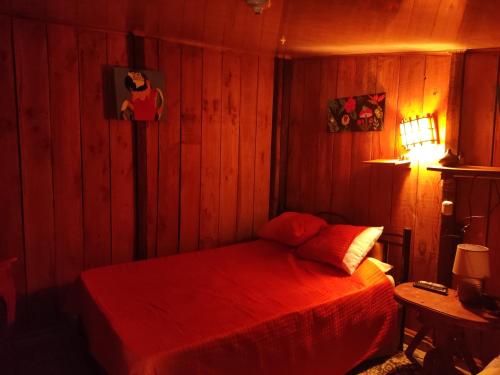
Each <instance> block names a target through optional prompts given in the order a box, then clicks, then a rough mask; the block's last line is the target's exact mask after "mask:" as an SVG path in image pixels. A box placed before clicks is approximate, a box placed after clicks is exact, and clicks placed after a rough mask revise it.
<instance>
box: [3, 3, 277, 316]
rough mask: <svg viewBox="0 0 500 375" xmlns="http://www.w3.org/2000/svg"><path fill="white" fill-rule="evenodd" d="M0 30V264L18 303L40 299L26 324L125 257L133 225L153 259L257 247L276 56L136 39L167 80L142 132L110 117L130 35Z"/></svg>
mask: <svg viewBox="0 0 500 375" xmlns="http://www.w3.org/2000/svg"><path fill="white" fill-rule="evenodd" d="M110 4H111V5H113V6H115V5H117V4H116V3H115V2H114V0H113V1H112V3H110ZM86 6H87V5H86V4H83V8H82V9H81V10H82V11H83V12H84V13H85V14H87V16H89V15H90V13H89V11H88V9H87V10H85V7H86ZM47 9H49V8H47ZM110 9H111V8H110ZM101 16H102V14H101V15H100V16H99V17H101ZM1 20H2V21H4V22H2V26H1V29H0V30H1V31H2V34H1V35H0V39H1V40H2V41H3V43H2V45H1V46H0V51H1V53H0V65H1V67H2V71H1V72H0V76H1V77H2V78H3V82H4V84H5V85H6V87H9V86H10V87H11V89H12V90H10V91H9V92H10V93H11V95H2V97H1V98H0V104H2V105H4V106H5V108H6V110H5V111H3V112H2V115H0V134H1V138H0V142H1V146H2V148H1V150H0V159H1V160H2V161H3V162H4V165H5V168H3V169H2V171H1V173H0V185H1V186H2V187H3V188H2V191H1V194H0V205H1V208H2V210H3V212H5V213H6V214H8V217H9V221H8V223H5V225H4V228H8V232H7V233H2V235H1V236H0V243H1V244H2V248H1V251H2V252H1V255H0V256H2V257H6V256H11V255H15V256H18V258H19V262H18V263H17V266H16V273H15V274H16V285H17V287H18V290H19V294H20V295H23V294H25V292H26V291H27V293H28V297H30V298H31V297H33V296H35V295H40V296H41V297H43V298H39V299H38V300H33V301H34V303H32V304H31V307H33V310H32V311H31V312H32V316H35V315H40V312H42V310H47V309H46V308H44V307H43V306H42V305H44V306H45V307H50V306H53V305H54V304H53V303H52V302H54V301H55V300H54V298H52V297H53V296H55V294H54V293H53V292H55V291H56V288H58V287H66V286H68V285H69V284H70V283H72V282H73V281H74V280H75V279H76V277H77V276H78V274H79V272H80V271H81V270H83V269H87V268H91V267H96V266H101V265H109V264H112V263H121V262H125V261H130V260H132V259H133V257H134V252H135V250H136V247H137V242H138V239H137V238H136V237H137V235H138V233H139V232H140V231H139V230H138V224H139V222H145V224H146V228H147V251H146V253H145V255H146V256H148V257H154V256H158V255H160V256H163V255H170V254H175V253H177V252H179V251H188V250H194V249H198V248H200V246H201V247H213V246H217V245H219V243H221V242H224V243H230V242H234V241H235V240H237V239H238V240H243V239H250V238H253V235H254V229H255V228H256V227H258V226H260V225H262V223H263V222H265V221H266V220H267V219H268V210H269V183H270V182H269V178H270V176H269V174H270V157H271V120H272V100H273V83H274V81H273V74H274V72H273V67H274V64H273V59H272V58H260V57H257V56H255V55H239V54H237V53H234V52H224V53H223V52H221V51H220V50H215V49H202V48H194V47H188V46H181V45H178V44H172V43H167V42H164V41H158V40H157V39H152V38H145V40H144V47H145V48H144V50H145V65H146V66H147V67H149V68H152V69H159V70H161V71H163V73H164V74H165V78H166V90H165V99H166V112H165V113H166V121H164V122H160V123H158V122H152V123H147V124H146V125H144V124H138V123H131V122H128V121H121V120H120V121H118V120H113V119H112V118H111V117H109V116H110V115H111V112H112V108H111V107H112V106H113V104H114V103H112V102H111V99H112V96H113V95H112V79H111V75H110V73H111V67H112V66H127V65H129V64H130V63H131V61H130V59H129V58H130V57H129V51H130V49H131V48H130V47H131V45H129V42H130V41H129V40H128V39H127V38H126V36H125V35H121V34H117V33H112V32H109V33H107V32H105V31H89V30H81V29H76V28H74V27H70V26H63V25H56V24H50V23H49V24H43V23H40V22H33V21H28V20H18V19H15V20H14V21H13V22H14V35H13V36H12V35H11V33H10V30H11V24H10V22H11V19H9V18H5V17H3V18H1ZM113 22H117V20H114V21H113ZM257 39H258V38H257ZM257 39H255V40H253V41H252V43H257ZM12 42H14V43H12ZM14 54H15V60H14ZM14 61H15V62H16V66H15V69H14ZM33 61H37V64H33ZM242 72H243V74H242ZM16 83H17V85H16ZM16 105H17V106H18V111H17V113H16ZM223 113H224V116H223ZM137 126H144V127H143V128H142V129H141V128H139V131H144V132H145V133H146V137H144V138H143V139H144V140H145V145H144V146H145V147H144V148H142V150H143V153H142V154H141V155H138V150H139V148H138V147H137V140H138V137H137V130H138V129H137ZM240 131H241V133H240ZM141 135H142V134H141ZM139 157H143V158H146V159H147V160H146V161H147V169H146V170H144V171H143V172H145V173H144V175H142V176H138V174H139V171H138V169H137V168H136V163H137V162H138V158H139ZM240 172H241V173H240ZM21 176H22V178H21ZM141 178H142V180H141ZM255 179H258V180H259V184H255V183H254V180H255ZM139 181H142V182H143V183H146V184H147V186H148V189H149V190H148V191H147V194H145V196H144V197H143V198H145V199H147V200H148V202H147V207H148V210H147V214H146V216H145V218H146V220H142V218H139V217H138V216H139V215H138V214H139V212H138V209H137V208H136V207H137V200H138V198H139V196H138V193H137V192H138V191H139V190H138V189H137V188H138V182H139ZM254 197H255V198H254ZM222 200H224V202H222ZM24 239H26V241H24ZM4 245H5V248H4ZM24 255H26V258H24ZM61 290H63V289H61ZM41 291H43V293H41ZM47 291H48V292H47ZM62 296H63V297H64V296H65V294H63V295H62ZM38 302H40V303H38ZM52 310H53V309H52Z"/></svg>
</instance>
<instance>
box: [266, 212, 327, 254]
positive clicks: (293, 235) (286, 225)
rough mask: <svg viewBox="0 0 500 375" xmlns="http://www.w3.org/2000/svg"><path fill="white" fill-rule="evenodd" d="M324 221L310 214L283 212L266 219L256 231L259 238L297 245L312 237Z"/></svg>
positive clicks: (324, 224)
mask: <svg viewBox="0 0 500 375" xmlns="http://www.w3.org/2000/svg"><path fill="white" fill-rule="evenodd" d="M326 225H327V224H326V221H325V220H323V219H321V218H319V217H317V216H314V215H310V214H301V213H298V212H285V213H282V214H281V215H279V216H277V217H275V218H274V219H272V220H271V221H268V222H267V223H266V224H264V226H263V227H262V228H260V230H259V232H258V236H259V237H260V238H265V239H268V240H274V241H278V242H282V243H284V244H286V245H290V246H299V245H301V244H303V243H304V242H306V241H307V240H308V239H310V238H312V237H314V236H315V235H316V234H318V232H319V231H320V230H321V228H323V227H325V226H326Z"/></svg>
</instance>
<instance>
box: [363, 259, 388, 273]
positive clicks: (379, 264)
mask: <svg viewBox="0 0 500 375" xmlns="http://www.w3.org/2000/svg"><path fill="white" fill-rule="evenodd" d="M366 259H368V260H369V261H370V262H372V263H373V264H375V265H376V266H377V268H378V269H379V270H380V271H382V272H383V273H387V272H389V271H390V270H392V269H393V268H394V266H393V265H392V264H389V263H385V262H382V261H381V260H378V259H377V258H373V257H367V258H366Z"/></svg>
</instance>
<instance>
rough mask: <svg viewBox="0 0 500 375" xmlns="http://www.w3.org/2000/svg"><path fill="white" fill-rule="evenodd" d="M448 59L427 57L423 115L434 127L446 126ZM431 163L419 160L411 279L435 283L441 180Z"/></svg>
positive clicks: (449, 61) (431, 161) (449, 60)
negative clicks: (431, 119) (427, 115)
mask: <svg viewBox="0 0 500 375" xmlns="http://www.w3.org/2000/svg"><path fill="white" fill-rule="evenodd" d="M450 63H451V59H450V57H449V56H427V58H426V68H425V77H426V79H425V85H424V93H423V104H422V105H423V113H430V114H433V113H435V114H436V117H437V122H438V125H441V126H446V112H447V103H448V83H449V72H450V67H451V66H450ZM435 162H436V161H435V160H430V161H426V160H420V161H419V169H418V189H417V197H416V205H415V225H414V235H415V237H414V238H415V242H414V246H415V256H414V259H415V264H416V267H414V268H413V272H414V274H413V277H414V278H416V279H419V280H432V281H436V280H437V258H438V249H439V242H440V238H439V235H440V232H439V231H438V230H437V229H436V228H439V225H440V219H441V201H442V195H441V176H440V174H439V173H435V172H431V171H428V170H427V167H428V166H429V165H430V164H434V163H435Z"/></svg>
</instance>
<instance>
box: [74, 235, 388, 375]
mask: <svg viewBox="0 0 500 375" xmlns="http://www.w3.org/2000/svg"><path fill="white" fill-rule="evenodd" d="M81 281H82V284H83V288H82V289H83V292H84V293H83V298H82V302H83V304H82V317H83V321H84V324H85V328H86V330H87V334H88V338H89V342H90V348H91V351H92V353H93V355H94V356H95V358H96V359H97V360H98V361H99V362H100V363H101V365H102V366H103V367H104V368H105V369H106V370H107V371H108V372H109V373H110V374H145V375H146V374H306V373H307V374H322V373H325V374H344V373H345V372H346V371H347V370H348V369H350V368H352V367H353V366H354V365H356V364H358V363H359V362H361V361H362V360H364V359H366V358H368V357H370V356H371V355H373V354H374V353H375V352H377V351H378V350H379V349H383V347H384V346H385V345H387V344H389V343H393V341H394V340H393V338H394V334H395V326H396V304H395V302H394V301H393V288H392V286H391V284H390V282H389V281H388V280H387V278H386V277H385V275H384V274H383V273H382V272H380V271H379V270H378V269H377V268H376V267H375V266H374V265H373V264H372V263H371V262H369V261H365V262H364V263H362V265H361V266H360V267H359V268H358V270H357V271H356V272H355V273H354V274H353V275H352V276H350V277H349V276H346V275H345V274H343V273H341V272H340V271H336V270H335V269H334V268H332V267H330V266H325V265H322V264H319V263H315V262H312V261H307V260H301V259H299V258H298V257H296V256H295V255H293V253H292V252H291V251H290V250H289V249H288V248H286V247H284V246H281V245H279V244H277V243H274V242H270V241H265V240H259V241H254V242H248V243H244V244H238V245H233V246H229V247H225V248H219V249H214V250H204V251H199V252H193V253H188V254H183V255H178V256H172V257H166V258H158V259H153V260H148V261H142V262H136V263H127V264H121V265H116V266H110V267H104V268H99V269H94V270H89V271H86V272H84V273H82V275H81Z"/></svg>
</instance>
